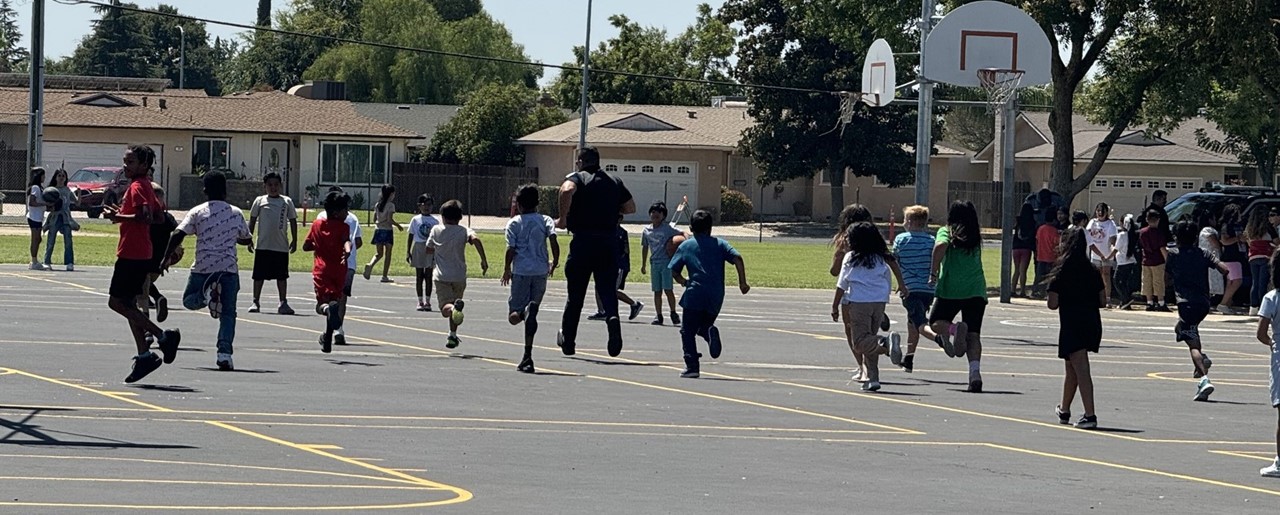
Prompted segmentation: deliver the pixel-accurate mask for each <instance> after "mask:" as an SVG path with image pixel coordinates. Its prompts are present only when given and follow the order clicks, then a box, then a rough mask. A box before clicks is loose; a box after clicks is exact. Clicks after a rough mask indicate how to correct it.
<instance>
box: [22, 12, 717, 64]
mask: <svg viewBox="0 0 1280 515" xmlns="http://www.w3.org/2000/svg"><path fill="white" fill-rule="evenodd" d="M32 1H33V0H14V2H13V4H14V8H15V9H17V10H18V13H19V24H20V26H21V27H22V34H23V38H24V39H23V45H24V46H27V45H29V42H28V39H27V37H28V36H29V35H30V32H31V3H32ZM703 1H705V2H706V3H709V4H711V6H712V7H713V8H718V7H719V6H720V5H721V4H723V3H724V1H723V0H703ZM134 3H137V4H138V5H141V6H145V7H150V6H154V5H156V4H158V3H161V2H153V1H147V0H141V1H138V0H135V2H134ZM163 3H167V4H169V5H173V6H175V7H177V8H178V11H179V12H182V13H183V14H188V15H191V16H195V17H198V18H208V19H217V20H225V21H230V22H237V23H245V24H252V23H253V21H254V17H255V16H256V12H257V6H258V2H257V0H169V1H167V2H163ZM273 3H274V5H273V7H274V8H275V9H277V10H279V9H281V8H282V7H284V6H286V5H287V4H288V3H289V2H288V0H275V1H274V2H273ZM698 3H700V2H699V1H697V0H644V1H641V2H637V1H635V0H595V4H594V7H593V12H592V33H591V39H592V41H593V43H592V46H595V43H597V42H599V41H600V40H602V39H604V38H609V37H612V36H614V35H616V34H617V31H616V30H614V29H613V27H610V26H609V20H608V19H609V16H611V15H613V14H625V15H627V16H628V17H630V18H631V19H632V20H635V21H637V22H639V23H640V24H642V25H646V26H657V27H664V28H666V29H667V30H668V32H671V33H678V32H680V31H682V30H684V28H685V27H687V26H689V25H690V24H691V23H693V21H694V18H695V16H696V13H695V9H694V8H695V6H696V5H697V4H698ZM484 6H485V9H486V10H487V11H488V12H489V14H490V15H492V16H493V17H494V18H495V19H497V20H498V21H500V22H502V23H504V24H506V26H507V28H508V29H509V30H511V32H512V34H513V35H514V36H515V40H516V41H517V42H519V43H521V44H523V45H524V46H525V53H526V54H527V55H528V56H529V57H530V58H532V59H534V60H538V61H542V62H546V63H550V64H561V63H564V62H567V61H569V60H570V59H572V57H573V47H574V46H575V45H581V44H582V43H583V39H584V37H585V36H586V33H585V27H584V22H585V21H586V17H587V12H586V11H587V1H586V0H485V1H484ZM95 18H96V16H95V14H94V12H93V8H92V7H90V6H87V5H63V4H59V3H56V2H54V1H53V0H46V1H45V24H46V29H45V50H46V52H45V53H46V55H47V56H50V57H59V56H65V55H70V54H71V52H73V51H74V50H75V48H76V44H77V43H78V42H79V41H80V39H81V38H83V37H84V36H85V35H86V34H88V33H89V30H90V28H91V24H90V23H91V22H92V21H93V20H94V19H95ZM208 28H209V33H210V35H211V36H222V37H224V38H226V37H232V36H234V35H235V34H236V33H238V32H239V29H233V28H230V27H222V26H217V25H209V27H208ZM555 75H556V72H555V71H554V70H548V73H547V74H546V75H545V77H546V78H551V77H554V76H555Z"/></svg>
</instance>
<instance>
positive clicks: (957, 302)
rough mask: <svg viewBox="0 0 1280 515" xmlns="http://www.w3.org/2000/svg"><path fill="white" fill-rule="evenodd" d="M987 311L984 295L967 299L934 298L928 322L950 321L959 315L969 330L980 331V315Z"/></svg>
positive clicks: (972, 331)
mask: <svg viewBox="0 0 1280 515" xmlns="http://www.w3.org/2000/svg"><path fill="white" fill-rule="evenodd" d="M986 311H987V298H986V297H972V298H968V299H942V298H939V299H934V301H933V311H932V312H930V313H929V323H931V324H932V323H934V322H939V321H942V322H951V321H952V320H955V318H956V315H957V314H959V315H960V320H963V321H964V323H965V325H968V326H969V332H971V333H981V332H982V315H983V314H984V313H986Z"/></svg>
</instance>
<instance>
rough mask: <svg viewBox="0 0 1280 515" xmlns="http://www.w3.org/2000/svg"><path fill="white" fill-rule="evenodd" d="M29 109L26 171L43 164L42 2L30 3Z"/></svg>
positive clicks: (40, 0)
mask: <svg viewBox="0 0 1280 515" xmlns="http://www.w3.org/2000/svg"><path fill="white" fill-rule="evenodd" d="M30 54H31V107H30V109H29V111H30V114H29V118H28V119H27V170H31V168H32V167H35V166H40V165H41V163H43V162H44V156H43V155H41V154H43V150H44V148H43V144H44V0H33V1H32V2H31V52H30Z"/></svg>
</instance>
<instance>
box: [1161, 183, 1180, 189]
mask: <svg viewBox="0 0 1280 515" xmlns="http://www.w3.org/2000/svg"><path fill="white" fill-rule="evenodd" d="M1164 187H1165V188H1168V189H1175V188H1177V187H1178V183H1176V182H1173V181H1168V182H1165V183H1164Z"/></svg>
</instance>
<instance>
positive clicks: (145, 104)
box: [142, 97, 147, 107]
mask: <svg viewBox="0 0 1280 515" xmlns="http://www.w3.org/2000/svg"><path fill="white" fill-rule="evenodd" d="M142 107H147V97H142Z"/></svg>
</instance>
